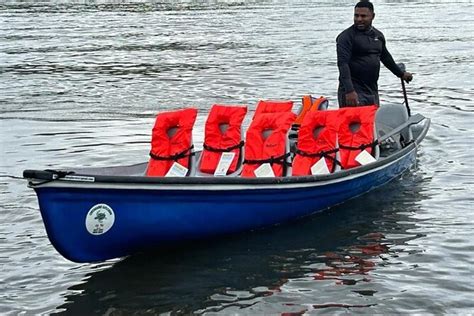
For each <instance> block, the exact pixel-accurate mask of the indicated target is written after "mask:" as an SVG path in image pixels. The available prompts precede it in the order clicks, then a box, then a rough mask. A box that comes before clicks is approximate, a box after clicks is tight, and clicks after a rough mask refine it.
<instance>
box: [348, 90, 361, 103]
mask: <svg viewBox="0 0 474 316" xmlns="http://www.w3.org/2000/svg"><path fill="white" fill-rule="evenodd" d="M346 104H347V105H358V104H359V96H358V95H357V92H355V91H352V92H349V93H346Z"/></svg>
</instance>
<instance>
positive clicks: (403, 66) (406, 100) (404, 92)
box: [398, 64, 411, 116]
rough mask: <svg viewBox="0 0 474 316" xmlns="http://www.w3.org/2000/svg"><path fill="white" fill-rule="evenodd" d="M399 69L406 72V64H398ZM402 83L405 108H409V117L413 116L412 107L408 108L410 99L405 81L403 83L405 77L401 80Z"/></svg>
mask: <svg viewBox="0 0 474 316" xmlns="http://www.w3.org/2000/svg"><path fill="white" fill-rule="evenodd" d="M398 67H400V69H401V70H402V71H403V72H405V69H406V68H405V64H398ZM401 81H402V91H403V98H404V99H405V106H406V108H407V112H408V116H411V110H410V107H409V106H408V98H407V89H406V88H405V81H403V76H402V78H401Z"/></svg>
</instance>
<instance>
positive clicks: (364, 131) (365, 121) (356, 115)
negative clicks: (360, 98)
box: [338, 105, 378, 169]
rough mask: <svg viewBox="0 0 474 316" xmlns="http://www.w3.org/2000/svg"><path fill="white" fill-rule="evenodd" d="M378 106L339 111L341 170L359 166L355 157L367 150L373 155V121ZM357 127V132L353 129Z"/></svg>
mask: <svg viewBox="0 0 474 316" xmlns="http://www.w3.org/2000/svg"><path fill="white" fill-rule="evenodd" d="M377 109H378V106H376V105H369V106H357V107H346V108H342V109H339V113H340V114H339V120H340V124H339V130H338V141H339V153H340V159H341V165H342V168H343V169H349V168H354V167H357V166H360V164H359V163H358V162H357V161H356V160H355V157H356V156H357V155H358V154H359V153H360V152H361V151H362V150H367V152H369V153H370V154H372V155H373V154H374V149H375V143H374V124H375V122H374V119H375V112H376V111H377ZM357 126H358V127H359V128H358V129H357V130H355V131H353V130H354V129H356V128H357Z"/></svg>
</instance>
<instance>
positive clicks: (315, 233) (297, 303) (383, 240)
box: [58, 175, 426, 315]
mask: <svg viewBox="0 0 474 316" xmlns="http://www.w3.org/2000/svg"><path fill="white" fill-rule="evenodd" d="M404 181H405V182H404V183H401V182H400V181H398V180H397V181H395V182H392V183H391V184H389V185H387V187H386V188H384V189H383V190H377V191H374V192H372V193H370V194H369V195H368V196H366V197H362V198H358V199H356V200H354V201H353V202H350V203H346V204H343V205H340V206H338V207H336V208H334V209H333V210H332V211H329V212H327V213H324V214H318V215H315V216H312V217H309V218H305V219H301V220H299V221H297V222H296V223H290V224H287V225H282V226H278V227H274V228H270V229H265V230H259V231H255V232H252V233H250V234H238V235H235V236H231V237H228V238H223V239H222V240H218V241H203V242H200V243H193V244H190V245H188V246H183V247H182V248H179V249H170V250H169V251H160V252H157V253H147V254H141V255H136V256H132V257H128V258H126V259H124V260H123V261H120V262H117V263H115V264H114V265H113V266H112V267H110V268H108V269H105V270H102V271H98V272H91V273H89V274H88V275H87V276H86V278H85V279H84V283H81V284H77V285H74V286H72V287H70V288H69V289H68V293H69V294H68V295H67V296H66V303H65V304H64V305H62V306H60V307H58V311H64V312H68V313H74V314H82V315H86V314H104V313H108V312H115V313H119V314H124V315H125V314H129V313H164V312H175V313H179V314H188V313H192V312H198V313H203V312H224V313H231V312H234V311H240V312H242V313H254V312H255V313H283V312H298V313H303V312H305V311H309V310H311V309H322V308H341V307H342V308H347V309H354V308H371V307H374V306H377V305H378V304H379V303H380V300H382V299H383V297H379V296H378V292H379V291H380V290H379V288H380V287H381V286H383V285H381V284H379V283H378V277H377V273H374V272H375V271H376V270H377V269H383V267H384V266H386V265H392V264H396V257H397V252H400V251H403V250H402V249H399V250H397V251H391V247H393V246H394V245H397V246H398V247H403V245H405V244H406V242H408V241H410V240H413V239H416V238H417V237H419V236H418V235H417V234H412V233H410V230H411V229H412V228H413V227H414V225H416V223H415V222H413V220H412V219H410V217H409V214H410V213H412V212H415V211H416V208H417V206H416V201H418V200H419V199H422V198H426V197H423V193H422V184H423V183H422V182H423V180H422V179H421V178H420V177H416V176H411V175H406V176H405V179H404ZM405 190H407V191H409V192H406V193H407V195H406V198H405V199H406V200H405V201H404V202H403V203H398V202H397V203H396V206H394V202H395V201H397V200H398V198H399V194H400V192H403V191H405ZM381 195H383V196H384V201H383V202H382V203H380V196H381ZM387 235H389V236H391V237H387ZM400 236H403V237H402V238H400ZM416 251H418V250H416ZM341 287H346V289H341ZM335 290H337V291H339V292H341V291H343V292H345V293H346V295H347V296H344V295H341V293H339V294H338V295H337V296H332V294H331V293H333V292H334V291H335ZM309 294H310V297H308V295H309ZM361 302H364V303H363V304H362V303H361ZM384 304H385V303H384ZM269 305H271V306H269ZM369 310H370V309H367V310H365V311H366V312H368V311H369ZM387 311H390V309H387Z"/></svg>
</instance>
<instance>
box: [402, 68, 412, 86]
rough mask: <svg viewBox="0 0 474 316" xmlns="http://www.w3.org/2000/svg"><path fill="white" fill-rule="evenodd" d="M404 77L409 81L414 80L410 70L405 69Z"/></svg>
mask: <svg viewBox="0 0 474 316" xmlns="http://www.w3.org/2000/svg"><path fill="white" fill-rule="evenodd" d="M402 79H403V80H405V81H406V82H407V83H409V82H410V81H412V80H413V75H412V74H411V73H409V72H408V71H405V72H404V73H403V75H402Z"/></svg>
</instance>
